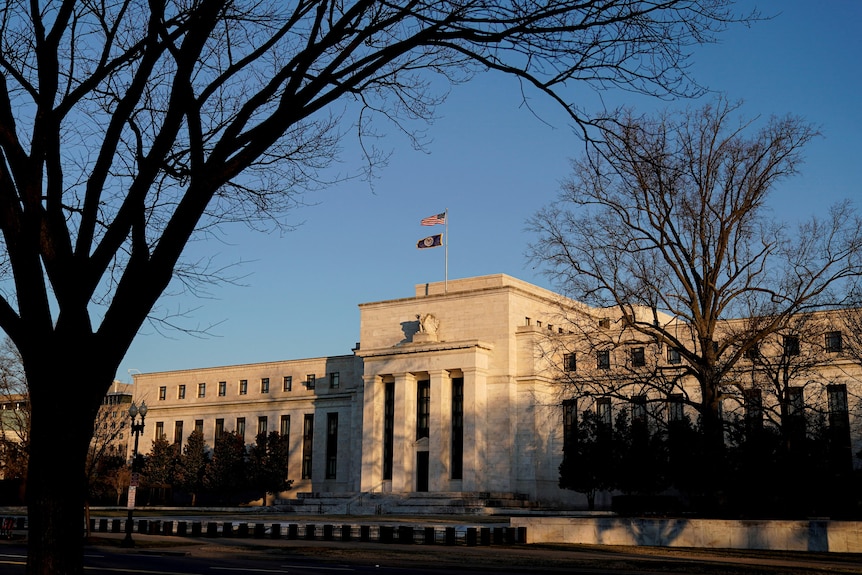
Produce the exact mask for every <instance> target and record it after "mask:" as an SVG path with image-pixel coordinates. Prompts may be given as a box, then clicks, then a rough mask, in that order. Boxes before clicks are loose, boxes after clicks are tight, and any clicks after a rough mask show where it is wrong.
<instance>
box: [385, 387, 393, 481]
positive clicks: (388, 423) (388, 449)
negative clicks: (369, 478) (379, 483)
mask: <svg viewBox="0 0 862 575" xmlns="http://www.w3.org/2000/svg"><path fill="white" fill-rule="evenodd" d="M394 446H395V382H394V381H387V382H386V383H385V384H384V388H383V479H384V480H391V479H392V460H393V453H394Z"/></svg>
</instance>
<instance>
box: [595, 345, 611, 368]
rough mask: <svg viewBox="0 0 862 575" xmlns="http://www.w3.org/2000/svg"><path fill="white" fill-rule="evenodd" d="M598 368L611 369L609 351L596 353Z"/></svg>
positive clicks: (604, 350)
mask: <svg viewBox="0 0 862 575" xmlns="http://www.w3.org/2000/svg"><path fill="white" fill-rule="evenodd" d="M596 367H598V368H599V369H610V368H611V352H610V350H608V349H603V350H601V351H598V352H596Z"/></svg>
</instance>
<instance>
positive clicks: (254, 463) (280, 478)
mask: <svg viewBox="0 0 862 575" xmlns="http://www.w3.org/2000/svg"><path fill="white" fill-rule="evenodd" d="M289 456H290V445H289V444H288V438H287V437H284V436H282V435H280V434H279V433H278V432H277V431H271V432H270V433H269V434H266V433H259V434H258V435H257V437H256V439H255V443H254V445H252V446H251V448H250V449H249V451H248V466H249V475H250V477H251V486H252V488H253V489H255V490H258V491H261V492H263V503H262V504H263V505H264V506H265V505H266V496H267V494H268V493H272V494H278V493H280V492H282V491H286V490H288V489H290V486H291V485H292V484H293V480H292V479H288V478H287V463H288V459H289Z"/></svg>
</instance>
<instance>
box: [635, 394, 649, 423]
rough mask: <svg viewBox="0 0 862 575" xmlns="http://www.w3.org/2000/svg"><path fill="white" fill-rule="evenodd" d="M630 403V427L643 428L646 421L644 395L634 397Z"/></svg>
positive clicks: (645, 399)
mask: <svg viewBox="0 0 862 575" xmlns="http://www.w3.org/2000/svg"><path fill="white" fill-rule="evenodd" d="M631 402H632V426H641V427H642V426H645V425H646V421H647V398H646V396H645V395H634V396H632V399H631Z"/></svg>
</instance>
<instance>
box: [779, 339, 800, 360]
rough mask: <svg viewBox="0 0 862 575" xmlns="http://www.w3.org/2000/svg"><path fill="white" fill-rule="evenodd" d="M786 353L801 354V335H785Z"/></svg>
mask: <svg viewBox="0 0 862 575" xmlns="http://www.w3.org/2000/svg"><path fill="white" fill-rule="evenodd" d="M783 343H784V355H799V337H798V336H795V335H785V336H784V338H783Z"/></svg>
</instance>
